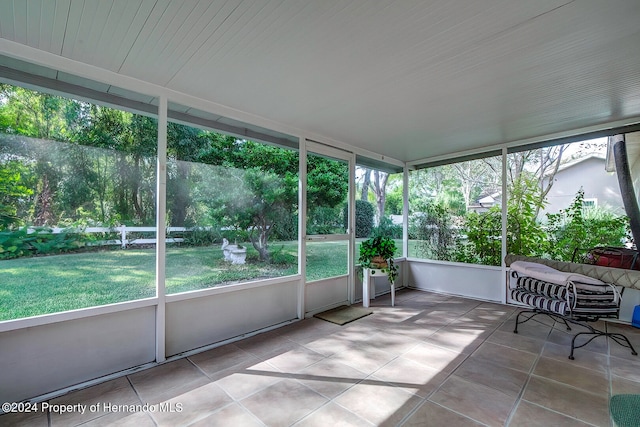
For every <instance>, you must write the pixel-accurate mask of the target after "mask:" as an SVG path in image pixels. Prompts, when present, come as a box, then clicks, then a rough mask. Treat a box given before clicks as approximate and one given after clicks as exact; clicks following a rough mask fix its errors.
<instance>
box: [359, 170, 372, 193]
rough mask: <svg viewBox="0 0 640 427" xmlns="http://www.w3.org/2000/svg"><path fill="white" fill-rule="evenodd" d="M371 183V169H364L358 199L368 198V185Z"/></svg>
mask: <svg viewBox="0 0 640 427" xmlns="http://www.w3.org/2000/svg"><path fill="white" fill-rule="evenodd" d="M370 184H371V169H365V170H364V177H363V181H362V190H361V193H360V200H365V201H368V200H369V185H370Z"/></svg>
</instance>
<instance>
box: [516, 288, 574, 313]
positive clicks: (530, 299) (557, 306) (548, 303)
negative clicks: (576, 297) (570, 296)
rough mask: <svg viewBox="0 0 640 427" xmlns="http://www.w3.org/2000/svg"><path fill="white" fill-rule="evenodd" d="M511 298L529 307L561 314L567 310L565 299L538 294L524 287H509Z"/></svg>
mask: <svg viewBox="0 0 640 427" xmlns="http://www.w3.org/2000/svg"><path fill="white" fill-rule="evenodd" d="M511 298H513V299H514V300H515V301H518V302H521V303H523V304H526V305H528V306H530V307H535V308H538V309H540V310H544V311H550V312H552V313H556V314H559V315H561V316H564V315H566V314H567V313H568V311H569V309H568V304H567V302H566V301H564V300H561V299H558V298H550V297H548V296H545V295H540V294H538V293H535V292H531V291H528V290H526V289H524V288H516V289H511Z"/></svg>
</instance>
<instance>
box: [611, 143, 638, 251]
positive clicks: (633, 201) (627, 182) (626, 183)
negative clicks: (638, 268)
mask: <svg viewBox="0 0 640 427" xmlns="http://www.w3.org/2000/svg"><path fill="white" fill-rule="evenodd" d="M609 140H610V143H612V144H613V154H614V158H615V161H616V174H617V175H618V183H619V184H620V195H621V196H622V202H623V204H624V210H625V212H626V213H627V216H628V217H629V223H630V226H631V234H632V235H633V241H634V243H635V244H636V247H638V242H640V209H639V208H638V198H637V197H636V192H635V190H634V188H633V180H632V178H631V170H630V169H629V158H628V157H627V143H626V142H625V139H624V135H616V136H614V137H610V138H609Z"/></svg>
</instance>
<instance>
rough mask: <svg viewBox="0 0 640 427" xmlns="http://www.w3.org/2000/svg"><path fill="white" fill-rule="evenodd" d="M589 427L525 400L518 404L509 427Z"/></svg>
mask: <svg viewBox="0 0 640 427" xmlns="http://www.w3.org/2000/svg"><path fill="white" fill-rule="evenodd" d="M551 426H553V427H588V426H589V424H586V423H584V422H582V421H580V420H577V419H575V418H570V417H568V416H566V415H563V414H559V413H557V412H553V411H550V410H549V409H547V408H543V407H541V406H538V405H534V404H533V403H530V402H527V401H526V400H523V401H521V402H520V404H518V408H517V409H516V412H515V414H514V415H513V417H512V418H511V422H510V423H509V427H551Z"/></svg>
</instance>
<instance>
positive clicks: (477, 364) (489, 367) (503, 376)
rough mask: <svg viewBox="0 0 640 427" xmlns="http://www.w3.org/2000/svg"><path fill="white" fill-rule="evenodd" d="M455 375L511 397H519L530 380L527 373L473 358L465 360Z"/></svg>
mask: <svg viewBox="0 0 640 427" xmlns="http://www.w3.org/2000/svg"><path fill="white" fill-rule="evenodd" d="M455 375H456V376H458V377H460V378H463V379H465V380H467V381H470V382H473V383H478V384H482V385H485V386H487V387H491V388H493V389H496V390H498V391H500V392H502V393H505V394H508V395H510V396H517V395H518V394H519V393H520V391H521V390H522V388H523V387H524V385H525V383H526V382H527V378H529V375H528V374H527V373H526V372H522V371H516V370H514V369H509V368H505V367H502V366H500V365H498V364H494V363H491V362H490V361H486V360H482V359H478V358H476V357H473V356H471V357H469V358H468V359H467V360H465V361H464V362H463V363H462V365H460V366H459V367H458V369H456V370H455Z"/></svg>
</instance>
